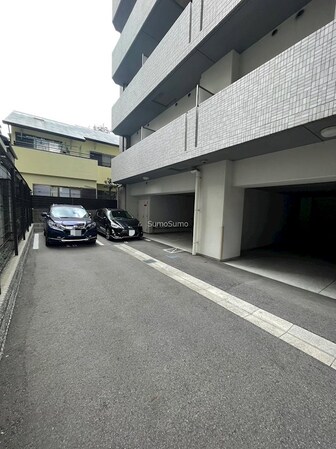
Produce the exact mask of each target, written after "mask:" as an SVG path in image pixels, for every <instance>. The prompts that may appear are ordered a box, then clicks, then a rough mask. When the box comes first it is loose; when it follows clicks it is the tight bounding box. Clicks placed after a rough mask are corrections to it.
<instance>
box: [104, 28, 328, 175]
mask: <svg viewBox="0 0 336 449" xmlns="http://www.w3.org/2000/svg"><path fill="white" fill-rule="evenodd" d="M335 45H336V21H333V22H331V23H329V24H328V25H326V26H324V27H323V28H321V29H319V30H318V31H316V32H315V33H313V34H311V35H309V36H308V37H306V38H305V39H303V40H302V41H300V42H298V43H297V44H295V45H294V46H292V47H290V48H289V49H288V50H286V51H284V52H283V53H281V54H279V55H278V56H276V57H275V58H273V59H272V60H270V61H268V62H267V63H265V64H263V65H262V66H260V67H259V68H257V69H256V70H254V71H253V72H250V73H249V74H248V75H246V76H244V77H243V78H240V79H239V80H238V81H236V82H235V83H233V84H231V85H229V86H228V87H226V88H225V89H223V90H221V91H220V92H218V93H216V94H215V95H213V96H212V97H211V98H209V99H207V100H205V101H204V102H202V103H201V104H200V105H199V106H197V107H196V108H194V109H192V110H190V111H189V112H188V113H187V114H183V115H182V116H180V117H179V118H177V119H176V120H174V121H173V122H171V123H169V124H168V125H166V126H165V127H163V128H161V129H159V130H158V131H156V132H155V133H153V134H151V135H150V136H148V137H146V138H145V139H144V140H142V141H141V142H139V143H137V144H136V145H134V146H133V147H131V148H130V149H128V150H127V151H125V152H123V153H122V154H121V155H119V156H118V157H117V158H116V159H115V160H114V161H113V163H112V172H113V180H114V181H115V182H120V181H122V182H125V181H126V180H128V179H131V178H135V177H137V176H139V175H142V174H144V173H146V174H147V173H150V172H151V171H153V170H158V169H160V168H163V167H169V166H172V165H174V164H179V163H180V162H183V161H187V160H189V159H193V158H197V157H198V158H199V157H202V156H205V155H207V154H209V153H212V152H216V151H222V150H225V149H227V148H232V147H235V146H238V145H241V144H243V143H246V142H249V141H253V140H255V139H259V138H262V137H266V136H269V135H272V134H276V133H279V132H282V131H286V130H289V129H292V128H294V127H298V126H303V125H305V124H307V123H310V122H314V121H317V120H321V119H324V118H326V117H329V116H333V115H335V114H336V103H335V95H336V87H335V86H336V52H335ZM223 157H224V156H223Z"/></svg>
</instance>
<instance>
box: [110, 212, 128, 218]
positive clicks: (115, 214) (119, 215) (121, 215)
mask: <svg viewBox="0 0 336 449" xmlns="http://www.w3.org/2000/svg"><path fill="white" fill-rule="evenodd" d="M109 214H110V218H133V217H132V215H130V214H129V213H128V212H127V211H126V210H110V211H109Z"/></svg>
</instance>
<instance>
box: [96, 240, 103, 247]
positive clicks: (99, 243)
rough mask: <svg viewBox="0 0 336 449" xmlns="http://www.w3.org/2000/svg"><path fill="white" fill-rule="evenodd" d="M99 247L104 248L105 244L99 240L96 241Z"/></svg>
mask: <svg viewBox="0 0 336 449" xmlns="http://www.w3.org/2000/svg"><path fill="white" fill-rule="evenodd" d="M96 243H97V245H99V246H104V243H102V242H100V241H99V240H98V239H97V240H96Z"/></svg>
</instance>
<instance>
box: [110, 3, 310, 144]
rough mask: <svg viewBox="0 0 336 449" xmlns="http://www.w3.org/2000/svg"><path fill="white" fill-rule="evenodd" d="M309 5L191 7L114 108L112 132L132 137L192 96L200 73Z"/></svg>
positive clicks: (248, 45)
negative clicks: (180, 99)
mask: <svg viewBox="0 0 336 449" xmlns="http://www.w3.org/2000/svg"><path fill="white" fill-rule="evenodd" d="M307 3H309V0H283V1H281V2H274V0H251V1H249V2H245V1H242V0H227V1H223V2H219V1H217V2H202V1H201V0H194V1H193V2H192V3H189V5H188V6H187V7H186V8H185V9H184V11H183V12H182V14H181V15H180V16H179V18H178V19H177V20H176V22H175V23H174V25H173V26H172V27H171V28H170V29H169V31H168V32H167V34H166V35H165V36H164V38H163V39H162V40H161V42H160V43H159V45H158V46H157V47H156V48H155V49H154V51H153V52H152V53H151V55H150V56H149V58H148V59H147V60H146V62H145V64H144V65H143V67H142V68H141V70H140V71H139V72H138V73H137V74H136V75H135V77H134V78H133V79H132V81H131V82H130V84H129V85H128V86H127V88H126V90H125V91H124V92H123V93H122V95H121V97H120V98H119V100H118V101H117V103H116V104H115V105H114V107H113V109H112V123H113V129H114V132H115V133H116V134H119V135H122V136H130V135H132V134H133V133H134V132H135V131H136V130H137V129H139V128H140V127H141V126H143V125H145V124H146V123H148V122H150V121H151V120H152V119H153V118H154V117H156V116H157V115H159V114H160V113H162V112H163V111H165V110H166V109H167V108H168V107H169V106H170V105H171V104H173V103H174V102H175V101H176V99H179V98H181V97H183V96H185V95H186V94H187V93H188V92H190V91H191V90H192V89H193V88H194V87H195V85H196V84H197V82H198V81H199V79H200V77H201V75H202V73H203V72H204V71H206V70H207V69H208V68H209V67H210V66H212V65H213V64H214V63H215V62H217V61H218V60H219V59H221V58H222V57H223V56H224V55H226V54H227V53H228V52H230V51H231V50H232V49H235V50H236V51H237V52H238V53H242V52H243V51H244V50H245V49H247V48H249V47H250V46H251V45H252V44H253V43H255V42H257V41H258V40H259V39H261V38H262V37H263V36H265V35H266V34H267V33H268V32H270V31H271V30H272V29H273V28H274V27H276V26H277V25H278V24H279V23H281V22H282V21H284V20H286V19H287V18H288V17H289V16H290V15H292V14H294V13H295V12H296V11H298V10H299V9H300V8H302V7H303V6H305V5H306V4H307ZM242 23H243V24H244V27H242V26H241V25H242ZM237 30H239V33H237Z"/></svg>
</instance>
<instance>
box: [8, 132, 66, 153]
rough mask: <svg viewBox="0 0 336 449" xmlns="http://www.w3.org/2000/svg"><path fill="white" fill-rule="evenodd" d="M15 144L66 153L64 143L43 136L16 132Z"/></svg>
mask: <svg viewBox="0 0 336 449" xmlns="http://www.w3.org/2000/svg"><path fill="white" fill-rule="evenodd" d="M15 145H18V146H21V147H26V148H34V149H35V150H43V151H51V152H52V153H66V152H67V148H66V145H64V143H62V142H59V141H57V140H50V139H45V138H43V137H36V136H31V135H29V134H23V133H20V132H16V133H15Z"/></svg>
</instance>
